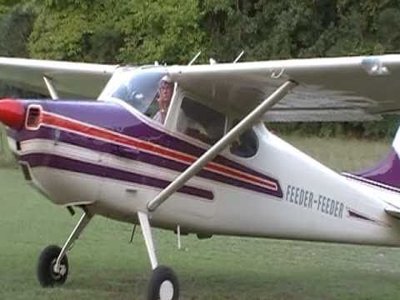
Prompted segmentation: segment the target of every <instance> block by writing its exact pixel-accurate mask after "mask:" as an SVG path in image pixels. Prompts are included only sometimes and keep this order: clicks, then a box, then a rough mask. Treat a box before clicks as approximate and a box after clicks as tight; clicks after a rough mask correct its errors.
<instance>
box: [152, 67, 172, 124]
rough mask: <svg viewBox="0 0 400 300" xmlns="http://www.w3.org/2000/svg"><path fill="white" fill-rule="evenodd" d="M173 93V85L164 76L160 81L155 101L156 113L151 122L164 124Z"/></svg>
mask: <svg viewBox="0 0 400 300" xmlns="http://www.w3.org/2000/svg"><path fill="white" fill-rule="evenodd" d="M173 93H174V83H173V82H172V80H171V78H170V77H169V76H168V75H165V76H164V77H163V78H161V81H160V85H159V90H158V99H157V102H158V112H157V113H156V114H155V115H154V117H153V120H155V121H157V122H160V123H161V124H164V122H165V117H166V116H167V112H168V107H169V104H170V103H171V99H172V94H173Z"/></svg>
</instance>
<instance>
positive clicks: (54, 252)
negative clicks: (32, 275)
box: [37, 245, 68, 287]
mask: <svg viewBox="0 0 400 300" xmlns="http://www.w3.org/2000/svg"><path fill="white" fill-rule="evenodd" d="M60 253H61V248H60V247H58V246H55V245H51V246H47V247H46V248H44V249H43V251H42V253H41V254H40V256H39V262H38V266H37V277H38V280H39V283H40V285H41V286H42V287H53V286H55V285H62V284H63V283H64V282H65V281H66V280H67V277H68V258H67V256H66V255H65V256H64V257H63V259H62V260H61V263H60V268H59V270H58V272H55V269H54V266H55V265H56V261H57V258H58V256H59V255H60Z"/></svg>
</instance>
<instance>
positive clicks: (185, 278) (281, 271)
mask: <svg viewBox="0 0 400 300" xmlns="http://www.w3.org/2000/svg"><path fill="white" fill-rule="evenodd" d="M288 139H289V140H290V141H291V142H293V143H295V144H297V145H298V146H299V147H300V148H302V149H305V150H306V151H309V152H311V155H312V156H314V157H318V158H321V157H322V159H323V160H324V161H325V162H326V163H327V164H328V165H330V166H333V167H335V168H342V167H344V168H346V169H357V168H359V167H364V166H366V165H368V164H371V161H372V160H375V159H377V158H379V157H380V156H381V155H382V154H383V153H385V152H386V151H387V149H388V145H387V144H383V143H381V142H360V141H345V140H341V139H334V140H329V141H328V140H323V139H314V138H296V137H289V138H288ZM343 153H345V154H346V155H345V156H343ZM360 156H361V157H360ZM359 157H360V158H359ZM356 158H357V159H356ZM359 161H361V162H362V163H363V165H359ZM0 190H1V195H0V205H1V206H0V207H1V208H0V299H74V300H80V299H96V300H100V299H143V298H144V294H145V291H146V286H147V279H148V276H149V273H150V265H149V261H148V257H147V254H146V250H145V246H144V242H143V239H142V237H141V234H140V230H139V231H138V234H137V235H136V236H135V239H134V242H133V244H129V243H128V241H129V238H130V232H131V226H130V225H129V224H123V223H118V222H114V221H111V220H107V219H104V218H101V217H97V218H95V219H94V220H93V222H92V223H91V224H90V225H89V226H88V228H87V230H86V231H85V232H84V234H83V235H82V237H81V239H80V240H78V241H77V243H76V245H75V247H74V248H73V249H72V251H71V252H70V253H69V261H70V275H69V278H68V281H67V283H66V284H65V285H64V286H63V287H61V288H55V289H42V288H40V287H39V285H38V283H37V280H36V275H35V268H36V261H37V257H38V255H39V253H40V251H41V250H42V248H43V247H45V246H46V245H48V244H54V243H55V244H62V243H63V242H64V240H65V239H66V238H67V236H68V235H69V233H70V231H71V229H72V228H73V226H74V225H75V223H76V222H77V219H78V217H79V216H74V217H70V215H69V214H68V212H67V211H66V210H63V209H60V208H58V207H56V206H54V205H52V204H51V203H50V202H49V201H48V200H46V199H43V197H42V196H41V195H39V194H38V193H36V192H35V191H34V190H33V189H31V188H30V186H29V185H28V184H27V183H26V182H25V181H24V180H23V178H22V175H21V174H20V172H19V171H18V170H16V169H0ZM155 236H156V245H157V250H158V255H159V260H160V262H161V263H163V264H167V265H169V266H171V267H173V269H174V270H175V271H176V273H177V274H178V276H179V279H180V283H181V296H182V297H181V299H285V300H289V299H400V284H399V282H400V264H398V262H399V261H400V251H399V250H398V249H394V248H378V247H366V246H349V245H334V244H323V243H309V242H293V241H278V240H267V239H250V238H235V237H213V238H212V239H210V240H200V241H199V240H197V239H196V238H195V237H194V236H187V237H183V238H182V242H183V246H184V248H185V250H181V251H178V250H177V249H176V239H175V236H174V235H173V234H172V233H170V232H165V231H156V232H155Z"/></svg>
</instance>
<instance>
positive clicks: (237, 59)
mask: <svg viewBox="0 0 400 300" xmlns="http://www.w3.org/2000/svg"><path fill="white" fill-rule="evenodd" d="M243 54H244V50H242V52H240V54H239V55H238V56H237V57H236V58H235V60H234V61H233V63H234V64H236V63H237V62H238V61H239V59H241V58H242V56H243Z"/></svg>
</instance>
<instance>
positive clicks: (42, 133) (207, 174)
mask: <svg viewBox="0 0 400 300" xmlns="http://www.w3.org/2000/svg"><path fill="white" fill-rule="evenodd" d="M55 131H56V130H54V129H50V128H46V127H43V128H41V129H40V130H39V131H37V132H36V138H42V139H49V140H53V139H54V136H56V135H58V134H56V133H55ZM59 132H60V133H59V137H58V139H57V140H58V141H60V142H63V143H68V144H73V145H76V146H79V147H83V148H87V149H91V150H94V151H100V152H104V153H109V154H113V155H117V156H120V157H124V158H128V159H132V160H138V161H141V162H144V163H148V164H152V165H155V166H158V167H162V168H168V169H171V170H174V171H178V172H183V171H184V170H185V169H186V168H187V167H188V165H186V164H185V163H180V162H177V161H175V160H172V159H167V158H164V157H161V156H158V155H154V154H150V153H146V152H139V153H134V152H132V149H131V148H129V147H124V146H118V145H114V144H112V143H108V142H103V141H99V140H96V139H92V138H87V137H84V136H81V135H79V134H75V133H71V132H65V131H59ZM34 133H35V132H26V131H25V137H28V136H27V135H29V137H30V138H32V134H34ZM198 176H199V177H203V178H207V179H211V180H215V181H218V182H221V183H225V184H229V185H234V186H237V187H241V188H245V189H248V190H252V191H256V192H259V193H264V194H268V195H272V196H276V197H280V198H281V197H282V191H281V188H280V185H279V183H278V182H277V181H276V180H274V179H273V178H270V177H268V176H265V175H264V176H263V178H264V179H267V180H270V181H271V182H274V183H275V184H276V186H277V187H278V190H277V191H274V190H270V189H267V188H264V187H261V186H258V185H254V184H251V183H247V182H244V181H241V180H239V179H235V178H231V177H228V176H225V175H222V174H219V173H214V172H212V171H207V170H202V171H201V172H199V174H198Z"/></svg>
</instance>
